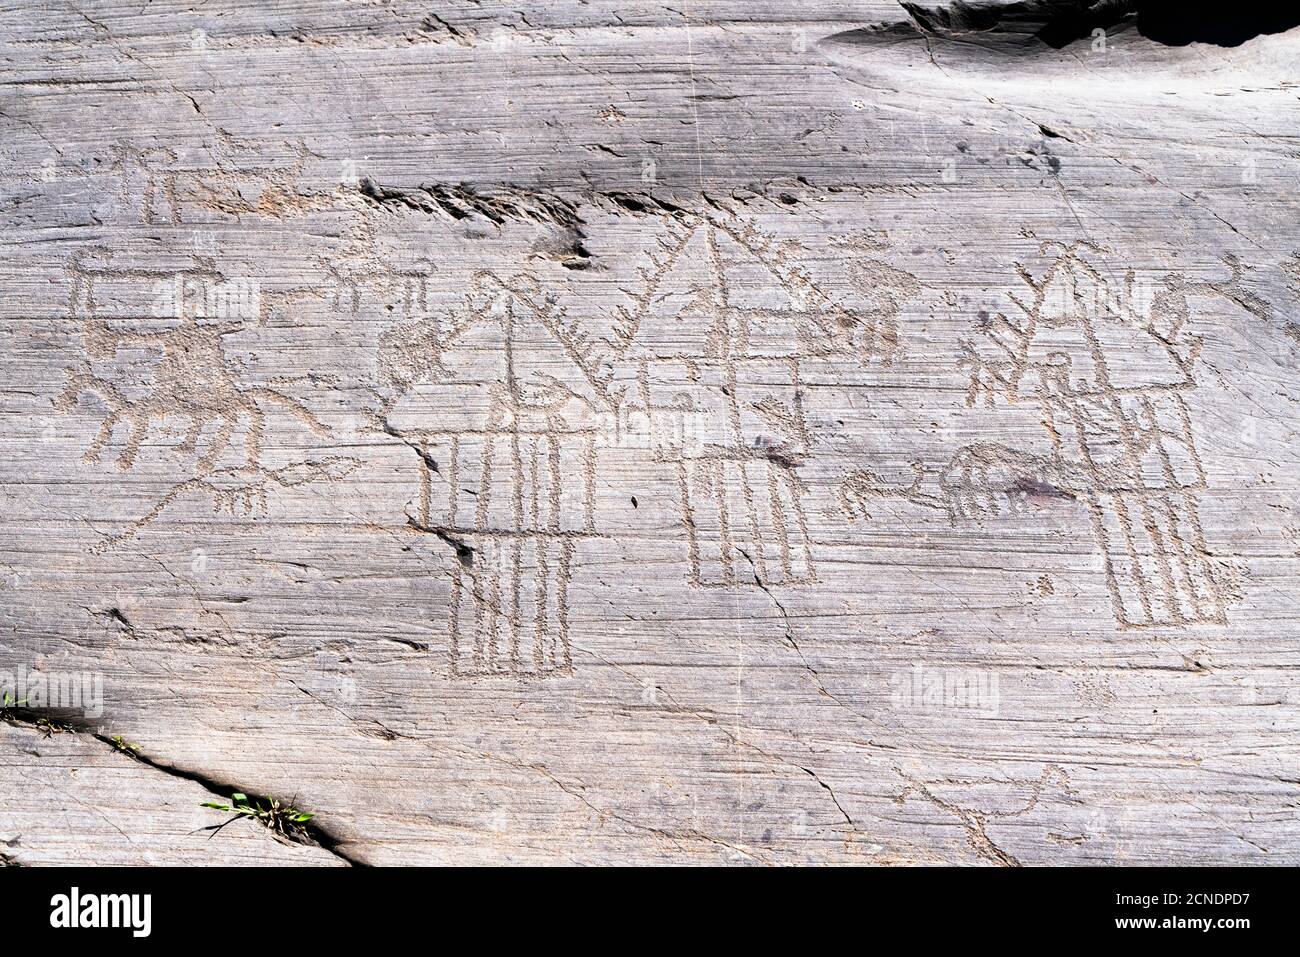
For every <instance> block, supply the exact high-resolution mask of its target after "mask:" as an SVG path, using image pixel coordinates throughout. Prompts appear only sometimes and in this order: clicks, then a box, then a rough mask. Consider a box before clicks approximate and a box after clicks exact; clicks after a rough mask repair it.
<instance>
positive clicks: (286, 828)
mask: <svg viewBox="0 0 1300 957" xmlns="http://www.w3.org/2000/svg"><path fill="white" fill-rule="evenodd" d="M199 807H210V808H213V809H215V810H218V811H233V812H234V815H235V816H234V817H232V818H230V820H228V821H223V822H222V823H220V824H213V825H210V826H209V827H205V828H201V830H204V831H211V832H212V833H211V834H210V835H208V836H209V837H210V838H211V837H215V836H216V834H217V832H218V831H220V830H221V829H222V828H223V827H225V826H226V825H227V824H233V823H234V822H235V821H238V820H240V819H242V818H248V819H249V820H252V821H256V822H257V823H258V824H261V825H262V826H263V827H266V828H269V829H270V830H271V831H272V832H274V833H275V834H278V835H280V836H281V837H286V838H289V839H291V840H296V841H303V840H308V839H310V837H311V835H310V834H309V833H308V831H307V828H306V826H305V825H306V823H307V822H308V821H310V820H311V819H312V818H313V817H315V815H314V814H311V813H309V812H307V811H303V810H300V809H299V808H297V807H295V806H294V805H293V804H292V803H289V804H282V803H281V802H280V801H279V800H278V799H277V798H249V797H248V795H246V794H238V793H236V794H232V795H231V796H230V803H229V804H220V803H218V802H216V801H204V802H203V803H202V804H200V805H199Z"/></svg>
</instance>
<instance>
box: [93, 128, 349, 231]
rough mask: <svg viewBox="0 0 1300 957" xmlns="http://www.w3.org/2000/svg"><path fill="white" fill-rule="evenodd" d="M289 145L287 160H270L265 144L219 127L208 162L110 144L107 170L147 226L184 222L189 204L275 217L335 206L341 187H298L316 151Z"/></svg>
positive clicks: (160, 149)
mask: <svg viewBox="0 0 1300 957" xmlns="http://www.w3.org/2000/svg"><path fill="white" fill-rule="evenodd" d="M287 149H288V154H289V158H288V161H287V162H285V163H282V164H279V165H276V164H268V163H267V162H266V149H265V145H264V144H259V143H257V142H254V141H249V140H244V139H241V138H239V137H236V136H232V135H231V134H229V133H227V132H226V131H224V130H221V129H217V130H216V131H215V136H214V138H213V140H212V142H211V146H210V148H209V150H208V154H209V158H210V160H209V165H207V166H204V167H193V166H187V165H185V164H184V163H183V162H182V160H181V158H180V157H179V156H178V155H177V153H176V151H175V150H172V149H170V148H168V147H164V146H141V145H139V144H136V143H131V142H119V143H116V144H114V145H113V146H112V147H111V151H112V156H113V160H112V163H111V164H110V165H109V167H108V171H109V172H110V173H112V174H114V175H115V176H116V177H117V179H118V194H119V197H120V198H121V200H122V201H123V203H124V204H125V205H127V206H129V207H136V208H138V211H139V215H140V220H141V222H143V223H146V224H148V225H172V226H175V225H180V224H181V223H182V222H184V221H185V208H186V207H187V206H188V207H193V208H199V209H206V210H210V211H214V212H219V213H224V214H226V215H231V216H238V215H246V214H250V213H252V214H260V215H264V216H268V217H274V218H283V217H286V216H291V215H301V214H303V213H307V212H312V211H316V210H323V209H330V208H333V207H334V206H335V205H336V204H337V200H338V197H337V195H336V193H337V192H338V191H335V192H326V193H308V192H304V191H302V190H300V189H299V188H298V186H297V180H298V178H299V177H300V176H301V175H302V173H303V171H304V169H305V168H306V165H307V162H308V161H309V160H310V159H312V158H313V157H314V154H313V153H312V152H311V151H310V150H309V149H307V147H306V146H305V145H304V144H302V143H296V144H293V145H291V146H289V147H288V148H287Z"/></svg>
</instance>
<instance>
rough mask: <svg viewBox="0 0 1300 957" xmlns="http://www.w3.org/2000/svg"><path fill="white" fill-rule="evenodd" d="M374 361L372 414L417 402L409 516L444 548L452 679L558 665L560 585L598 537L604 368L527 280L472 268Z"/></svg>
mask: <svg viewBox="0 0 1300 957" xmlns="http://www.w3.org/2000/svg"><path fill="white" fill-rule="evenodd" d="M539 334H540V335H539ZM521 342H526V343H527V348H526V349H525V348H521V347H520V344H521ZM548 346H549V348H548ZM380 364H381V376H382V379H383V381H384V383H385V385H386V387H387V388H389V389H391V390H392V392H393V397H392V399H391V400H390V401H389V402H388V403H387V405H386V407H385V410H384V412H383V416H384V417H385V421H387V416H388V415H390V414H392V412H393V410H394V408H395V407H397V405H398V403H399V402H403V400H405V402H404V405H414V406H419V407H420V411H418V412H410V413H409V414H412V415H417V416H418V421H419V424H418V425H417V426H416V427H415V428H414V429H412V430H409V431H407V432H405V433H403V434H404V436H406V437H407V439H408V441H415V442H418V443H419V449H420V459H421V476H420V493H419V515H418V518H413V520H412V522H411V524H412V525H414V526H415V527H416V528H418V529H420V530H422V531H426V532H430V533H432V534H435V535H437V536H438V537H440V538H441V539H443V540H444V541H445V542H447V543H448V544H450V545H452V547H453V548H454V549H455V552H456V557H457V562H456V564H455V565H454V566H453V567H452V591H451V599H450V608H449V616H450V633H451V655H450V657H451V671H452V673H453V674H455V675H502V674H504V675H514V676H525V675H554V674H564V673H567V672H569V671H571V670H572V667H573V657H572V651H571V647H570V638H569V604H568V588H569V582H570V578H571V576H572V568H573V562H574V557H575V554H576V551H577V548H578V547H579V545H580V543H581V542H582V541H583V540H585V539H588V538H591V537H593V536H595V535H596V534H597V531H596V522H595V503H594V492H595V469H596V465H595V455H596V433H597V429H596V426H595V423H594V418H593V414H594V412H595V411H596V410H597V409H601V408H608V406H609V399H608V386H609V380H610V377H611V375H612V373H611V372H610V370H609V369H608V368H607V367H606V366H605V364H604V362H603V360H602V359H601V357H600V356H599V355H598V353H597V351H596V348H595V345H594V343H592V342H591V341H590V340H589V339H588V338H587V336H586V335H585V334H584V333H582V331H581V330H579V329H578V328H577V326H576V324H574V323H572V322H571V321H569V320H568V319H567V317H566V315H565V312H564V310H563V309H562V308H561V307H559V306H558V305H557V303H556V300H555V297H554V296H552V295H550V294H547V293H546V292H545V291H544V290H543V289H542V288H541V285H540V284H539V283H538V282H537V280H536V279H534V278H533V277H531V276H528V275H524V274H519V275H515V276H512V277H510V278H509V279H503V278H501V277H500V276H498V275H497V274H495V273H493V272H488V271H482V272H479V273H477V274H476V275H475V276H474V277H473V279H472V280H471V282H470V287H469V290H468V292H467V294H466V297H465V300H464V303H463V305H462V306H461V307H460V308H459V309H457V310H455V311H454V312H453V313H452V314H451V315H449V316H446V317H441V318H438V317H433V316H427V315H426V316H423V317H420V316H416V317H415V318H412V319H410V320H408V321H405V322H403V323H402V324H400V325H399V326H397V327H396V328H394V329H393V330H391V331H390V332H389V333H388V334H387V335H386V336H385V337H384V338H383V340H382V342H381V345H380ZM557 367H567V369H568V373H569V375H568V376H567V378H568V379H569V380H570V381H561V380H560V379H559V378H557V377H556V376H555V375H553V374H552V373H551V372H550V371H548V370H553V369H556V368H557ZM466 383H473V385H467V384H466ZM444 396H445V397H446V398H447V399H448V400H449V401H446V402H443V401H441V399H442V398H443V397H444ZM422 401H423V405H421V402H422ZM435 463H436V470H435Z"/></svg>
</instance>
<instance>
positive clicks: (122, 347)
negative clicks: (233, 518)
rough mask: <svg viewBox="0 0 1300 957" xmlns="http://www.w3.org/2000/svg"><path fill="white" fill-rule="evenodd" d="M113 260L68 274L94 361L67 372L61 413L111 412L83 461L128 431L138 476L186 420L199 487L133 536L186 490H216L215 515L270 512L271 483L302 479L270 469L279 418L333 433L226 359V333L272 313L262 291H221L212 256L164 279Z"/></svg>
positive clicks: (73, 266)
mask: <svg viewBox="0 0 1300 957" xmlns="http://www.w3.org/2000/svg"><path fill="white" fill-rule="evenodd" d="M112 258H113V257H112V253H111V251H109V250H106V249H103V248H99V247H92V248H88V249H83V250H81V251H79V252H78V253H76V254H74V256H73V257H72V259H71V260H70V262H69V264H68V266H67V271H68V275H69V278H70V285H71V291H70V296H69V312H70V314H71V316H72V317H73V318H74V319H77V320H79V321H80V324H81V340H82V344H83V346H84V348H85V351H86V360H85V362H84V364H83V365H82V366H81V367H79V368H72V369H69V370H68V381H67V385H66V387H65V388H64V390H63V392H62V393H61V394H60V395H59V396H58V397H57V398H56V399H55V402H54V404H55V407H56V408H57V409H59V410H60V411H64V412H69V411H72V410H73V409H74V408H76V407H77V405H78V403H79V402H80V401H81V399H82V397H83V396H88V395H89V396H94V397H95V398H97V399H98V400H99V402H100V403H101V404H102V405H103V406H104V407H105V409H106V412H105V416H104V419H103V421H102V422H101V423H100V426H99V429H98V432H97V434H96V435H95V438H94V439H93V440H92V442H91V444H90V447H89V448H88V449H87V450H86V452H85V454H84V456H83V458H84V459H85V461H87V462H90V463H94V462H98V461H99V460H100V459H101V457H102V456H103V454H104V452H105V450H106V449H107V447H108V446H109V444H110V442H111V441H112V439H113V437H114V434H115V433H116V432H117V431H118V429H119V426H120V427H123V428H124V429H125V433H124V444H123V445H122V448H121V450H120V451H119V452H118V455H117V461H116V466H117V468H118V469H119V470H120V471H128V470H130V469H131V468H133V467H134V465H135V464H136V459H137V456H138V455H139V453H140V449H141V447H142V445H143V443H144V440H145V439H146V438H147V437H149V436H151V435H156V436H157V437H158V438H159V439H162V438H163V436H164V434H165V431H166V429H167V427H168V426H169V425H173V424H176V423H180V424H182V425H183V427H184V433H183V437H182V439H181V442H180V444H179V445H178V446H176V447H175V450H176V451H177V452H179V453H180V454H181V455H182V456H189V455H197V458H196V460H195V461H194V463H193V468H194V471H195V478H193V479H188V480H183V481H181V482H180V483H178V484H177V485H176V486H175V487H174V488H173V489H172V490H171V491H170V492H168V493H167V495H165V496H164V497H163V499H162V500H161V501H160V502H159V503H158V504H157V505H156V506H155V507H154V508H153V509H151V510H150V512H149V514H148V515H147V516H146V517H145V518H144V519H142V520H141V521H139V522H137V523H135V525H133V526H132V533H133V532H134V531H137V530H138V529H139V528H140V527H143V525H145V524H147V523H148V522H149V521H152V519H153V518H154V517H156V516H157V514H158V513H159V512H160V511H161V510H162V508H164V507H165V506H166V504H167V503H169V502H170V501H172V500H174V498H175V497H176V496H177V495H179V494H180V493H181V492H183V491H185V490H188V489H197V488H203V489H206V490H207V491H210V492H211V493H212V495H213V503H214V507H216V508H221V507H222V506H223V504H225V505H226V506H228V508H229V510H230V511H231V512H232V514H233V513H234V511H235V509H236V507H237V505H239V504H240V503H242V504H243V505H244V506H245V511H246V512H247V513H251V512H252V511H253V510H254V506H255V504H257V503H264V501H265V488H267V487H268V486H269V485H276V484H278V485H281V486H283V487H288V486H290V485H294V484H301V481H292V482H291V481H289V480H288V479H287V478H285V479H284V480H281V478H283V477H284V476H285V475H289V474H292V473H287V472H286V471H285V470H284V469H281V470H278V471H269V470H267V469H266V468H265V467H264V466H263V464H262V444H263V438H264V433H265V429H266V424H267V417H268V415H269V414H270V413H271V410H276V411H278V412H280V413H281V414H283V415H285V416H287V417H288V418H289V419H290V420H292V421H295V422H297V423H298V424H300V425H301V426H303V427H304V428H306V429H307V430H308V431H310V432H311V433H312V434H314V435H318V436H323V435H326V434H328V432H329V429H328V428H327V427H326V425H325V424H324V423H323V422H321V421H320V420H319V419H318V418H317V417H316V416H315V415H314V414H313V413H312V412H311V411H310V410H308V409H307V407H306V406H305V405H303V404H302V403H301V402H299V401H298V400H297V399H294V398H293V397H291V396H289V395H287V394H285V393H284V392H281V391H279V390H277V389H275V388H272V387H271V386H270V385H261V386H259V385H249V384H246V383H245V382H243V381H241V378H240V375H239V370H238V368H237V365H236V363H235V362H234V360H232V359H231V358H229V357H228V356H227V355H226V352H225V346H224V337H225V336H227V335H229V334H231V333H235V332H238V331H240V330H242V329H244V328H246V327H250V326H255V325H256V324H258V323H259V322H260V321H262V318H263V317H264V315H265V310H264V309H263V308H262V305H261V303H260V301H259V299H258V297H257V295H256V293H255V291H254V293H253V294H248V293H247V292H233V293H231V294H230V295H228V296H227V295H225V294H224V293H223V289H224V290H226V291H227V292H229V291H230V287H231V286H232V283H231V282H230V281H229V280H227V279H226V277H224V276H223V275H222V273H221V272H219V271H218V270H217V268H216V266H215V264H214V262H213V260H211V259H205V258H200V259H197V260H195V262H194V264H193V265H190V266H187V267H184V268H181V269H176V270H166V269H140V268H132V267H116V266H112V265H110V262H111V260H112ZM234 285H235V286H237V285H238V284H234ZM142 301H144V302H148V303H149V306H148V309H147V310H144V309H141V308H140V305H139V304H140V303H141V302H142ZM110 304H111V305H110ZM241 425H242V426H243V428H244V435H243V444H242V453H241V454H240V456H239V458H238V459H237V460H236V463H235V464H230V463H226V464H223V463H222V461H221V459H222V456H223V455H224V454H225V453H226V452H227V451H228V450H229V449H231V446H232V441H233V439H234V437H235V432H236V430H237V429H238V428H239V427H240V426H241ZM210 428H211V429H213V431H212V432H211V435H210V437H209V438H208V440H207V443H206V448H205V450H204V451H203V452H202V454H199V453H198V449H199V445H200V442H201V440H202V438H203V436H204V433H205V431H208V430H209V429H210ZM297 467H298V466H290V467H288V468H290V469H292V468H297ZM302 467H304V468H305V467H306V466H302ZM222 476H224V480H223V481H222V482H218V477H222ZM304 481H305V479H304ZM241 488H242V489H243V492H242V494H241V493H240V489H241Z"/></svg>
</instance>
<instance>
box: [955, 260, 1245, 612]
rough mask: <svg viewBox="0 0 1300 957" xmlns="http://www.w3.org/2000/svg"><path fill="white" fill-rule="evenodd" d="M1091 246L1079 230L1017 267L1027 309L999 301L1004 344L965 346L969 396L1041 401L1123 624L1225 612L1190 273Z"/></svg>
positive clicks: (997, 324) (1058, 464)
mask: <svg viewBox="0 0 1300 957" xmlns="http://www.w3.org/2000/svg"><path fill="white" fill-rule="evenodd" d="M1090 253H1100V250H1098V249H1097V248H1096V247H1093V246H1091V245H1090V244H1087V243H1076V244H1074V245H1072V246H1070V247H1068V248H1066V249H1064V250H1063V251H1061V252H1060V253H1059V255H1057V256H1056V258H1055V259H1054V261H1053V262H1052V264H1051V265H1050V266H1049V268H1048V269H1047V271H1046V272H1045V273H1044V274H1043V276H1042V277H1041V278H1039V279H1035V278H1034V277H1033V276H1032V275H1031V274H1030V273H1029V272H1028V271H1027V270H1024V269H1022V270H1021V279H1022V281H1023V282H1024V283H1025V285H1026V286H1027V287H1028V290H1029V295H1028V297H1027V298H1021V297H1015V296H1013V297H1012V298H1013V301H1014V302H1015V304H1016V308H1017V310H1018V311H1019V312H1020V313H1021V315H1020V317H1018V318H1017V319H1014V320H1013V319H1009V318H1008V317H1007V316H1005V315H1002V314H999V315H997V316H996V317H995V318H994V319H993V320H992V321H991V322H990V324H989V326H988V328H987V330H986V334H987V337H988V340H989V342H990V343H991V344H992V345H993V346H994V347H995V348H996V350H997V355H996V356H995V357H994V358H992V359H989V358H984V357H979V356H976V355H975V354H974V352H973V351H972V352H971V354H970V355H969V357H968V360H967V363H968V365H969V366H970V368H971V374H972V379H971V393H970V396H969V400H970V401H971V402H972V403H974V402H975V401H977V400H978V399H979V398H980V397H981V396H982V397H984V398H985V399H986V401H988V402H989V403H992V401H993V400H994V398H995V397H996V396H1001V397H1003V398H1005V399H1007V400H1009V401H1011V402H1021V401H1034V402H1037V403H1038V405H1039V408H1040V410H1041V412H1042V418H1043V425H1044V426H1045V428H1046V429H1047V431H1048V434H1049V436H1050V437H1051V443H1052V459H1053V462H1052V471H1053V472H1054V473H1055V474H1057V475H1059V476H1063V477H1067V480H1068V481H1071V482H1072V484H1074V485H1075V486H1076V490H1077V492H1078V493H1079V495H1080V497H1081V498H1082V500H1083V501H1084V502H1085V503H1086V504H1087V506H1088V510H1089V515H1090V521H1091V525H1092V530H1093V534H1094V536H1095V537H1096V540H1097V544H1098V546H1099V548H1100V550H1101V553H1102V560H1103V565H1104V569H1105V575H1106V582H1107V586H1108V589H1109V591H1110V594H1111V600H1112V605H1113V607H1114V611H1115V616H1116V619H1117V620H1118V621H1119V623H1120V624H1121V625H1124V626H1128V627H1148V626H1154V625H1170V624H1174V625H1178V624H1188V623H1193V622H1210V623H1220V624H1222V623H1223V622H1224V620H1225V618H1224V608H1223V600H1222V596H1221V594H1220V590H1219V586H1218V585H1217V583H1216V580H1215V577H1214V573H1213V569H1212V568H1211V566H1210V564H1209V562H1208V561H1207V560H1206V558H1205V554H1206V548H1205V536H1204V532H1203V530H1202V527H1201V519H1200V512H1199V501H1198V493H1200V492H1201V491H1203V490H1204V489H1205V487H1206V478H1205V470H1204V468H1203V466H1202V463H1201V459H1200V456H1199V454H1198V452H1197V449H1196V441H1195V437H1194V435H1193V432H1192V424H1191V418H1190V415H1189V412H1188V407H1187V403H1186V399H1185V394H1186V392H1187V391H1188V390H1190V389H1191V388H1193V387H1194V386H1195V384H1196V383H1195V380H1194V378H1193V367H1194V365H1195V363H1196V360H1197V358H1198V356H1199V354H1200V346H1201V343H1200V340H1199V339H1198V338H1197V337H1195V336H1193V335H1191V333H1190V332H1189V330H1188V328H1187V324H1188V320H1189V306H1188V302H1187V297H1186V288H1185V285H1184V283H1183V281H1182V280H1181V279H1180V278H1178V277H1176V276H1171V277H1166V278H1165V279H1164V280H1162V281H1161V282H1160V283H1155V284H1150V285H1148V286H1146V287H1145V288H1144V286H1143V285H1142V284H1141V283H1140V282H1139V281H1138V280H1137V279H1136V278H1135V277H1134V274H1133V273H1132V272H1129V273H1127V274H1126V275H1125V276H1124V277H1122V278H1120V279H1118V280H1114V279H1111V280H1108V279H1107V278H1106V277H1105V276H1103V274H1102V273H1101V272H1100V271H1099V270H1098V269H1097V268H1095V267H1094V266H1093V265H1091V264H1090V262H1089V261H1088V254H1090ZM1117 357H1119V358H1117Z"/></svg>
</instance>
